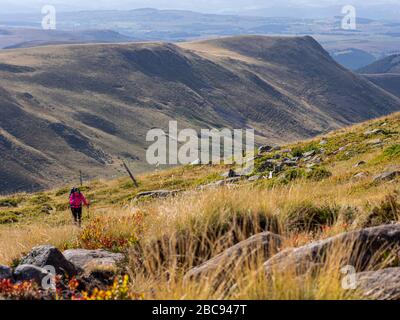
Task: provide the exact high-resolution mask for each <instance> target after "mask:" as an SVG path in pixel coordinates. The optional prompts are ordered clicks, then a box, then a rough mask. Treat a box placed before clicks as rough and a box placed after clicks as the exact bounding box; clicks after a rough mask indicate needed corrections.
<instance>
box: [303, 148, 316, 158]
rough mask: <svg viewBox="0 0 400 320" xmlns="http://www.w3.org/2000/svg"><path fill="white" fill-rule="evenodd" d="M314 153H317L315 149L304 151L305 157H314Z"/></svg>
mask: <svg viewBox="0 0 400 320" xmlns="http://www.w3.org/2000/svg"><path fill="white" fill-rule="evenodd" d="M313 155H315V150H311V151H308V152H304V153H303V157H304V158H308V157H312V156H313Z"/></svg>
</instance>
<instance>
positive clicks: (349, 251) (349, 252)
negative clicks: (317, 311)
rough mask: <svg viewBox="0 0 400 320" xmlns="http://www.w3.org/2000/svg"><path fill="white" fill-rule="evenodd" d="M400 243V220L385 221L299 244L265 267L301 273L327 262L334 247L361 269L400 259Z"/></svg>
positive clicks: (269, 270)
mask: <svg viewBox="0 0 400 320" xmlns="http://www.w3.org/2000/svg"><path fill="white" fill-rule="evenodd" d="M399 247H400V224H392V225H383V226H378V227H374V228H368V229H363V230H359V231H352V232H347V233H342V234H339V235H337V236H335V237H331V238H328V239H325V240H321V241H317V242H314V243H311V244H308V245H305V246H302V247H299V248H290V249H286V250H284V251H282V252H280V253H278V254H277V255H275V256H273V257H272V258H271V259H269V260H267V261H266V262H265V264H264V268H265V270H266V272H267V274H271V273H272V272H285V271H289V270H290V271H294V272H296V273H297V274H299V275H301V274H304V273H307V272H308V271H311V270H313V268H315V267H319V266H321V265H323V264H324V263H325V261H326V258H327V256H328V255H329V254H330V251H331V250H336V251H335V256H336V257H337V258H338V259H340V263H341V264H342V265H352V266H354V267H355V268H356V270H357V271H365V270H367V269H370V268H373V267H374V266H375V265H376V264H378V263H379V262H380V261H381V258H382V256H384V257H385V258H386V259H388V258H390V257H392V258H393V259H396V258H397V256H398V252H399V251H398V250H399Z"/></svg>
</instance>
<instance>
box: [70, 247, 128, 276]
mask: <svg viewBox="0 0 400 320" xmlns="http://www.w3.org/2000/svg"><path fill="white" fill-rule="evenodd" d="M63 255H64V257H65V258H66V259H67V260H68V261H69V262H70V263H73V264H74V265H75V266H77V267H78V268H80V269H82V270H84V271H87V270H88V269H92V270H94V269H108V270H113V269H116V268H117V266H118V264H119V263H121V262H122V261H123V260H124V255H123V254H121V253H113V252H109V251H106V250H85V249H71V250H66V251H64V252H63Z"/></svg>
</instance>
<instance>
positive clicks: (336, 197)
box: [0, 114, 400, 299]
mask: <svg viewBox="0 0 400 320" xmlns="http://www.w3.org/2000/svg"><path fill="white" fill-rule="evenodd" d="M384 121H386V122H388V125H387V128H389V130H391V131H392V132H394V134H392V135H390V137H389V138H390V140H388V141H387V143H386V145H385V147H384V148H370V149H365V150H362V149H360V145H361V146H362V148H367V147H365V146H364V145H363V143H364V139H363V132H364V131H365V130H366V129H367V128H371V127H374V126H376V125H378V124H379V123H382V122H384ZM399 127H400V125H399V114H397V115H394V116H392V117H390V118H385V119H378V120H376V121H374V122H371V123H367V124H362V125H359V126H356V127H352V128H347V129H343V130H341V131H340V132H339V133H334V134H330V135H327V136H326V138H327V139H329V144H328V146H327V147H326V148H333V149H336V148H338V147H339V146H341V145H343V144H346V142H348V141H352V143H353V145H354V147H355V148H358V149H357V150H359V151H358V152H357V153H356V154H355V155H354V156H352V157H350V158H349V159H341V158H340V157H341V155H340V154H338V155H337V156H330V159H328V160H326V161H325V162H324V165H325V166H326V168H327V169H329V171H330V172H331V173H332V176H331V177H328V178H325V179H322V180H320V181H314V180H309V179H306V178H302V179H298V180H295V181H292V182H290V183H287V184H283V183H272V184H271V183H270V182H269V181H267V180H261V181H258V182H256V183H249V182H245V181H244V182H242V183H239V184H238V185H234V186H228V187H219V188H208V189H207V188H206V189H202V190H199V189H198V188H197V187H198V186H199V185H204V184H207V183H209V182H212V181H215V180H218V179H220V177H219V174H220V173H221V172H224V171H226V170H227V169H228V167H227V166H198V167H181V168H175V169H171V170H166V171H159V172H155V173H152V174H148V175H142V176H139V177H138V179H139V181H140V187H139V189H135V188H133V186H132V183H131V182H130V181H129V180H127V179H118V180H113V181H106V180H99V181H93V182H91V183H90V184H88V185H87V186H86V187H85V188H84V190H83V191H84V193H85V194H86V195H87V196H88V197H89V198H90V199H91V200H92V202H93V206H92V208H91V212H90V213H91V214H90V216H88V215H86V216H85V221H84V228H83V230H79V229H78V228H76V227H75V226H73V225H72V223H71V217H70V213H69V211H68V208H67V207H65V206H64V207H63V204H65V202H66V197H67V195H68V191H69V190H68V189H69V188H64V189H59V190H51V191H48V192H45V193H41V194H35V195H28V194H20V195H13V196H9V197H8V198H11V199H15V200H16V201H19V202H18V207H17V208H6V209H3V208H1V211H2V213H1V214H8V213H9V212H10V211H13V210H14V211H15V210H19V211H21V212H23V215H22V216H18V217H19V219H20V220H19V222H16V223H13V224H3V225H0V263H2V264H10V263H12V261H13V259H15V258H19V257H20V256H21V254H23V253H25V252H27V251H29V250H30V249H31V248H32V247H34V246H36V245H39V244H44V243H49V244H54V245H56V246H58V247H60V248H62V249H63V248H66V247H76V246H82V245H88V244H87V243H88V242H85V241H83V240H84V239H83V238H84V237H83V235H85V237H89V238H91V237H92V238H93V239H90V240H93V241H92V242H90V246H98V247H99V248H101V245H102V242H101V241H99V239H98V238H100V237H101V236H102V235H106V236H107V237H110V238H111V239H123V238H124V237H125V238H128V237H129V238H130V240H132V241H131V242H129V243H128V244H124V245H123V246H122V247H121V248H118V247H113V248H112V249H113V250H119V249H120V250H122V251H123V252H126V253H127V254H128V256H129V257H130V267H128V269H127V270H126V272H128V273H129V274H130V276H131V280H132V284H131V286H132V290H133V291H134V292H143V293H144V294H145V297H146V298H148V299H353V298H358V297H359V296H358V294H357V293H355V292H349V291H346V290H343V289H342V286H341V280H342V276H343V275H342V274H341V273H340V265H339V261H340V259H339V257H340V256H341V255H343V254H347V253H346V250H345V249H343V248H337V249H336V251H335V254H332V255H331V257H330V259H328V263H327V266H326V267H325V268H323V269H322V270H321V271H320V272H319V273H318V274H316V275H315V274H313V275H311V274H310V275H306V276H305V277H302V278H299V277H296V276H295V275H294V272H293V270H286V271H285V272H284V273H280V274H279V275H278V274H277V275H276V277H275V278H274V279H273V281H272V282H271V281H266V279H265V274H264V273H263V272H260V270H261V269H262V263H263V261H262V260H261V259H260V260H259V261H258V262H257V263H254V264H253V265H246V266H244V267H243V268H241V269H240V268H239V269H238V270H236V271H235V272H234V274H232V275H231V279H234V283H235V285H234V286H231V287H229V288H228V289H227V287H226V283H224V285H222V286H219V287H217V288H216V287H215V286H213V281H214V280H213V279H211V280H210V281H200V282H199V281H192V280H185V279H184V274H185V272H186V271H187V270H188V268H190V266H192V265H196V264H198V263H199V262H201V261H202V259H203V260H206V259H207V258H209V257H212V256H215V255H216V254H218V253H220V252H222V251H223V250H224V249H226V248H228V247H229V246H231V245H233V244H235V243H236V242H237V241H240V240H244V239H246V238H247V237H249V236H250V235H251V232H256V230H259V229H260V221H261V220H262V218H265V219H266V221H268V222H269V224H267V229H268V230H272V231H274V232H279V233H280V234H281V235H282V236H283V237H284V238H285V240H284V243H283V246H282V247H283V248H282V249H284V248H290V247H297V246H301V245H304V244H307V243H309V242H311V241H314V240H318V239H323V238H327V237H330V236H333V235H336V234H338V233H341V232H345V231H348V230H352V229H358V228H360V227H363V226H364V224H365V221H366V218H367V217H368V216H369V215H370V214H371V211H372V210H373V209H374V208H381V207H382V206H383V204H384V203H386V202H387V201H388V200H387V196H388V195H393V197H395V198H396V197H398V196H399V194H398V191H399V180H398V179H397V180H393V181H392V182H382V183H373V182H372V180H373V177H374V175H375V174H377V173H380V172H382V171H383V170H385V168H387V167H390V166H395V165H398V157H394V158H391V157H386V156H384V152H385V150H386V149H385V148H387V147H389V146H392V145H396V144H398V143H399V141H400V138H399ZM320 139H321V138H320V137H319V138H317V139H315V140H310V141H306V142H302V143H301V144H300V145H301V146H303V147H305V146H307V145H308V144H310V143H311V144H312V143H314V142H315V141H317V142H318V141H320ZM291 147H293V146H291ZM360 150H361V151H360ZM361 160H364V161H366V162H367V164H366V165H365V166H363V167H361V168H355V167H354V165H355V164H356V163H357V162H358V161H361ZM360 171H363V172H368V175H367V176H366V177H365V178H362V179H353V176H354V174H356V173H358V172H360ZM155 189H169V190H177V189H179V190H183V192H181V193H179V194H178V195H177V196H174V197H170V198H166V199H153V200H145V201H136V200H134V196H135V195H136V194H137V193H138V192H140V191H145V190H155ZM4 199H5V198H1V199H0V200H4ZM396 199H397V200H395V201H398V198H396ZM385 201H386V202H385ZM43 203H44V204H46V203H47V204H50V205H51V206H52V207H54V208H56V209H55V210H54V211H53V212H52V213H50V214H49V215H46V214H43V213H37V214H32V215H29V213H28V212H30V211H32V212H34V211H35V210H37V208H38V206H39V207H40V205H42V204H43ZM308 209H311V210H312V212H316V213H317V214H321V215H325V214H326V213H327V212H328V213H331V212H333V213H334V215H335V219H334V220H333V221H332V223H327V224H326V225H322V226H317V227H316V228H315V227H314V228H310V229H308V228H304V229H299V230H297V229H291V228H290V223H292V222H293V220H291V219H293V214H294V215H295V217H296V215H299V216H301V215H302V214H303V213H304V212H306V211H307V210H308ZM349 213H351V214H352V216H350V217H348V215H349ZM238 217H248V218H249V219H248V220H240V219H238ZM306 218H307V217H306ZM306 218H304V219H306ZM260 219H261V220H260ZM310 219H312V218H310ZM382 219H383V220H384V219H386V220H387V219H388V218H387V217H382ZM391 219H393V220H392V221H400V220H399V217H398V216H394V217H391ZM243 221H250V224H252V226H251V228H250V229H249V226H246V225H245V223H244V222H243ZM392 221H385V220H384V222H387V223H390V222H392ZM311 222H312V221H311ZM303 227H304V226H303ZM310 227H312V225H311V224H310ZM96 228H97V229H96ZM99 230H100V231H99ZM249 230H250V231H249ZM96 232H100V233H99V234H97V233H96ZM249 233H250V234H249ZM232 234H234V235H235V237H236V239H233V238H232ZM181 235H185V236H187V235H189V236H188V237H187V238H186V240H187V243H186V247H185V248H187V250H186V251H185V252H182V251H179V250H178V249H176V248H175V247H174V246H172V247H171V248H169V249H168V251H166V253H167V254H166V256H165V257H164V258H163V259H164V260H163V261H161V260H160V259H159V256H158V253H157V252H155V251H152V250H151V249H154V243H155V242H157V241H160V239H168V240H167V244H171V243H174V239H178V237H179V236H181ZM100 240H101V239H100ZM107 241H108V240H107ZM176 241H179V240H176ZM137 244H140V246H141V247H142V248H144V250H143V252H142V253H141V254H142V258H143V257H144V260H146V261H145V262H144V263H143V265H142V267H143V266H144V267H145V268H144V269H143V270H142V269H140V268H138V267H137V261H136V260H137V256H136V255H135V252H134V250H133V251H132V248H131V247H130V246H131V245H132V246H135V245H137ZM146 245H147V247H146ZM152 245H153V246H152ZM199 245H200V246H201V248H202V250H203V251H202V252H203V253H204V257H199V256H196V248H197V249H198V248H199ZM146 248H147V249H146ZM107 249H108V248H107ZM182 261H183V264H182ZM146 268H147V269H146ZM149 270H151V272H149Z"/></svg>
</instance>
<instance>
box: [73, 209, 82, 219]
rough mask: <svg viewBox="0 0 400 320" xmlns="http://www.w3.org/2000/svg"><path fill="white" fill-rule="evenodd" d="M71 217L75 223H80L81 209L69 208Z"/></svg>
mask: <svg viewBox="0 0 400 320" xmlns="http://www.w3.org/2000/svg"><path fill="white" fill-rule="evenodd" d="M71 211H72V215H73V216H74V220H75V222H81V220H82V207H80V208H71Z"/></svg>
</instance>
